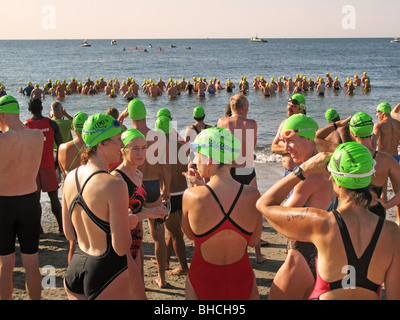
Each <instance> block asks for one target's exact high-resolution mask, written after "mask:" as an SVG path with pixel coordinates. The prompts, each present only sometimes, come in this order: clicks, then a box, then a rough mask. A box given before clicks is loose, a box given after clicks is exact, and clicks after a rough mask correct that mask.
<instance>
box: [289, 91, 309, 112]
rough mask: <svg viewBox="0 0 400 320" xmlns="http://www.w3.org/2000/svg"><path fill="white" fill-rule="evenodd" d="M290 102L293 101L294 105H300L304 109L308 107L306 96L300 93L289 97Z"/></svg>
mask: <svg viewBox="0 0 400 320" xmlns="http://www.w3.org/2000/svg"><path fill="white" fill-rule="evenodd" d="M289 102H291V103H293V104H294V105H296V106H298V107H299V108H300V109H302V110H304V109H305V108H306V98H305V97H304V96H303V95H302V94H300V93H297V94H295V95H293V96H292V97H291V98H290V99H289Z"/></svg>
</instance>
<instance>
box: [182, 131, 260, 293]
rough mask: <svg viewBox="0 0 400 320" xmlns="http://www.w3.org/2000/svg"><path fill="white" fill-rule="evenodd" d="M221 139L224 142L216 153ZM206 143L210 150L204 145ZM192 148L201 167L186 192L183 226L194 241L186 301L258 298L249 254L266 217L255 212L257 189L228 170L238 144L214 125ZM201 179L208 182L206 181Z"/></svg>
mask: <svg viewBox="0 0 400 320" xmlns="http://www.w3.org/2000/svg"><path fill="white" fill-rule="evenodd" d="M221 140H223V141H225V143H224V146H223V147H222V148H218V152H213V150H214V149H215V150H216V148H217V147H218V145H219V144H220V141H221ZM207 144H210V145H212V148H209V147H207V146H206V147H204V145H207ZM191 150H192V152H193V158H194V160H193V161H194V162H195V163H196V165H197V168H198V171H197V170H192V171H191V172H189V173H186V174H185V176H186V177H187V178H188V179H189V181H191V182H192V183H198V185H199V186H197V187H195V188H189V189H187V190H186V191H185V193H184V195H183V205H182V208H183V220H182V228H183V231H184V233H185V234H186V236H187V237H188V238H189V239H191V240H194V242H195V253H194V256H193V259H192V263H191V265H190V270H189V276H188V278H187V280H186V299H187V300H257V299H260V296H259V293H258V288H257V284H256V279H255V276H254V272H253V269H252V266H251V263H250V260H249V256H248V253H247V252H248V247H249V246H255V245H256V244H257V243H259V242H260V236H261V229H262V220H261V215H260V213H259V212H258V211H257V210H255V202H256V201H257V199H258V198H259V192H258V190H257V189H255V188H252V187H249V186H244V185H241V184H240V183H238V182H236V181H235V180H234V179H233V178H232V176H231V174H230V168H231V166H230V164H231V163H232V161H234V160H235V159H236V158H237V157H238V156H239V154H240V142H239V141H238V140H236V138H235V137H234V136H233V135H232V134H231V133H230V132H229V131H228V130H226V129H223V128H210V129H207V130H204V131H203V132H202V133H200V135H199V136H198V137H197V138H196V140H195V141H194V143H193V144H192V145H191ZM196 177H197V178H196ZM203 178H208V179H209V180H210V182H209V183H208V184H207V185H206V184H205V182H204V180H203ZM235 196H236V199H234V197H235ZM229 208H230V209H229ZM200 217H201V218H200ZM221 220H222V221H221ZM220 222H221V223H222V222H224V223H223V224H221V223H220ZM238 275H240V276H239V277H238Z"/></svg>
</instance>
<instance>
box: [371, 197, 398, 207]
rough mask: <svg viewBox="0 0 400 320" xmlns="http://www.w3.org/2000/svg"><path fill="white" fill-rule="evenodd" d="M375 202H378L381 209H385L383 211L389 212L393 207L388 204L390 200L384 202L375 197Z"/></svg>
mask: <svg viewBox="0 0 400 320" xmlns="http://www.w3.org/2000/svg"><path fill="white" fill-rule="evenodd" d="M375 200H376V201H378V202H379V203H380V204H381V205H382V207H384V208H385V210H389V209H391V208H393V207H394V205H392V204H391V203H390V200H384V199H381V198H378V197H377V196H375Z"/></svg>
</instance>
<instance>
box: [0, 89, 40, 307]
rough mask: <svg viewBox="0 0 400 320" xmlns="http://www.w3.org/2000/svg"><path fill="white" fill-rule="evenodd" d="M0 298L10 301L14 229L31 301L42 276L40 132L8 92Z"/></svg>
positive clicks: (0, 155) (3, 125) (2, 137)
mask: <svg viewBox="0 0 400 320" xmlns="http://www.w3.org/2000/svg"><path fill="white" fill-rule="evenodd" d="M0 130H1V131H2V133H1V134H0V149H1V150H2V151H1V152H0V174H1V179H0V207H1V208H2V215H1V216H0V225H1V229H0V238H1V241H0V265H1V281H0V300H11V299H12V295H13V280H12V279H13V271H14V267H15V242H16V234H15V228H18V229H20V233H19V234H18V241H19V247H20V249H19V251H20V252H21V259H22V265H23V267H24V268H25V272H26V283H25V286H26V290H27V293H28V296H29V298H30V299H31V300H40V298H41V292H42V276H41V274H40V270H39V257H38V252H39V237H40V218H41V207H40V202H39V198H38V197H37V195H36V190H37V185H36V178H37V172H38V171H39V167H40V163H41V159H42V152H43V144H44V139H43V134H42V132H41V131H40V130H37V129H36V130H32V129H29V128H27V127H25V126H24V125H23V123H22V122H21V121H20V108H19V104H18V102H17V100H16V99H15V98H14V97H12V96H9V95H6V96H3V97H2V98H1V99H0Z"/></svg>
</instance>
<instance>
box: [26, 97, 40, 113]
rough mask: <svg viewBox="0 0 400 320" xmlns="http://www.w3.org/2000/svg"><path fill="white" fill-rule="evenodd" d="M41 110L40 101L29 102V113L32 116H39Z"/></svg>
mask: <svg viewBox="0 0 400 320" xmlns="http://www.w3.org/2000/svg"><path fill="white" fill-rule="evenodd" d="M42 110H43V106H42V100H40V99H33V100H31V101H29V111H30V112H31V113H32V114H34V115H41V114H42Z"/></svg>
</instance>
